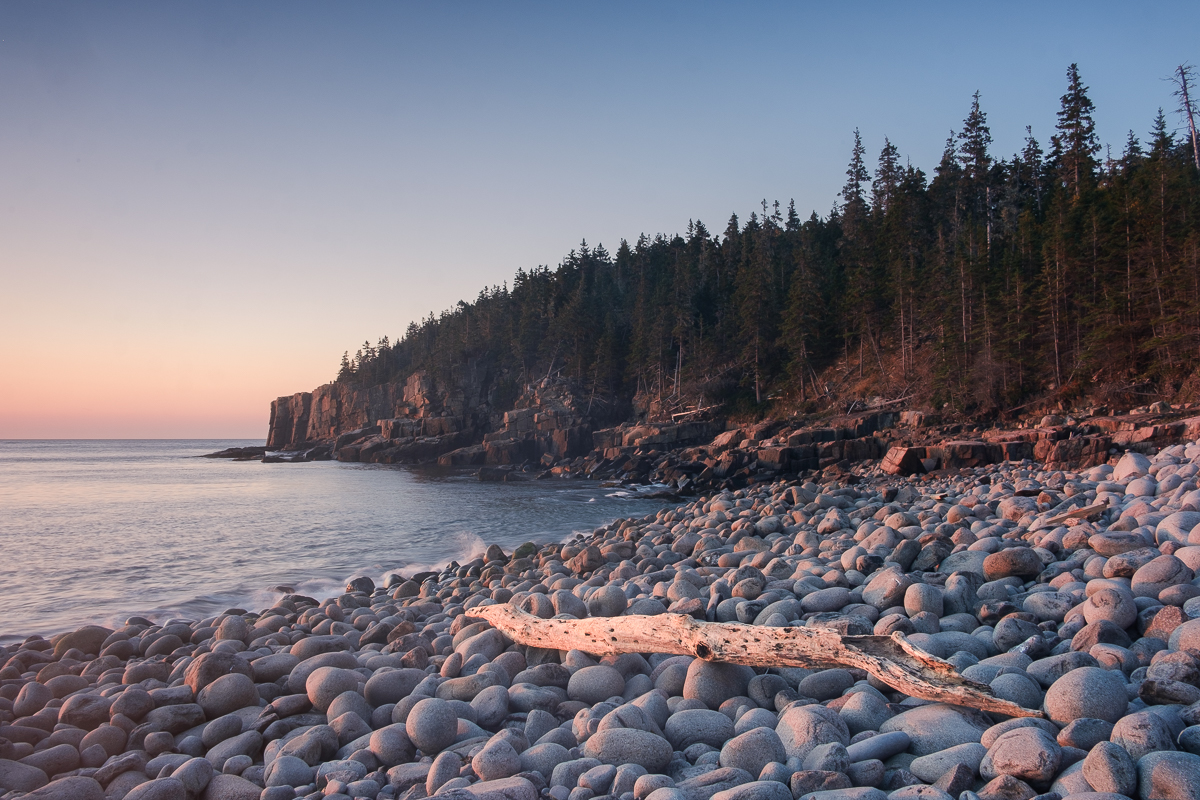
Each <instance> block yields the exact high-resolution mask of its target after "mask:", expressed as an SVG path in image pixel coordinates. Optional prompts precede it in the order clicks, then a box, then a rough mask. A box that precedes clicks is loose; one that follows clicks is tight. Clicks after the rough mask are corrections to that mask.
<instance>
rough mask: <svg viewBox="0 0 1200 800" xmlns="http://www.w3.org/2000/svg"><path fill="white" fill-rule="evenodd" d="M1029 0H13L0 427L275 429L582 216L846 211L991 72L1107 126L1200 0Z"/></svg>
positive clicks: (1, 187)
mask: <svg viewBox="0 0 1200 800" xmlns="http://www.w3.org/2000/svg"><path fill="white" fill-rule="evenodd" d="M1084 8H1087V9H1088V10H1087V12H1086V15H1085V14H1084V12H1083V9H1084ZM1021 9H1022V10H1020V11H1017V10H1015V9H1009V10H1007V11H1005V13H1004V14H1003V16H1002V17H1001V18H998V17H997V15H996V14H995V9H991V8H971V7H968V8H964V7H962V6H961V5H959V4H954V5H951V4H948V3H947V4H943V5H941V6H921V7H906V6H899V5H892V4H879V5H877V6H865V7H864V6H856V7H855V8H854V9H853V11H852V10H850V9H845V10H843V9H829V8H816V7H809V6H803V5H794V4H763V5H760V6H750V7H746V6H739V5H733V4H730V5H717V4H702V5H692V4H682V3H669V4H662V5H655V6H653V7H651V8H646V7H644V6H643V5H641V4H633V3H614V4H604V5H603V6H594V7H580V6H573V5H569V6H560V5H558V4H549V3H514V4H500V5H492V4H483V3H467V4H457V5H455V4H416V3H377V2H368V3H360V4H354V5H351V6H345V5H337V6H334V5H327V4H318V3H289V4H286V5H285V4H281V3H259V4H252V5H244V4H240V3H204V4H199V3H182V4H159V3H148V2H129V3H120V4H88V3H80V2H63V3H53V4H50V3H39V2H12V3H6V4H4V5H2V6H0V93H2V96H3V97H4V98H5V106H6V113H5V114H3V115H2V116H0V174H3V175H4V178H3V180H2V181H0V297H2V298H3V300H4V307H3V314H0V438H254V439H263V438H265V436H266V433H267V420H268V405H269V403H270V401H271V400H273V399H274V398H276V397H278V396H281V395H288V394H293V393H295V392H300V391H310V390H312V389H313V388H315V387H316V386H318V385H320V384H322V383H326V382H329V381H331V380H332V379H333V378H334V377H335V375H336V372H337V368H338V363H339V360H340V358H341V355H342V353H343V351H347V350H348V351H350V352H351V353H353V352H354V350H355V349H356V348H357V347H359V346H361V344H362V342H363V341H364V340H370V341H371V342H375V341H376V340H378V339H379V338H380V337H382V336H385V335H386V336H389V337H392V338H393V339H394V338H395V337H397V336H399V335H402V334H403V332H404V330H405V328H406V327H407V325H408V323H409V322H410V321H413V320H419V319H422V318H424V317H426V316H428V315H429V314H430V313H431V312H432V313H434V314H437V313H438V312H439V311H441V310H442V309H445V308H449V307H451V306H453V305H454V304H455V303H456V302H457V301H458V300H460V299H461V300H467V301H470V300H472V299H474V298H475V296H476V295H477V294H478V293H479V291H480V290H481V289H483V288H484V287H485V286H491V285H498V284H501V283H503V282H506V281H507V282H509V283H510V284H511V280H512V276H513V273H515V272H516V271H517V269H519V268H525V269H529V268H533V267H536V266H538V265H539V264H547V265H551V266H553V265H555V264H557V263H558V261H559V260H560V259H561V258H563V257H564V256H565V255H566V254H567V253H568V252H569V251H570V250H571V249H572V248H574V247H577V246H578V244H579V242H580V240H583V239H586V240H587V242H588V243H589V244H591V245H595V244H598V243H603V244H604V245H605V246H606V247H607V248H608V249H609V250H610V251H615V250H616V247H617V245H618V243H619V240H620V239H621V238H626V239H629V240H630V241H633V240H636V239H637V237H638V235H639V234H641V233H643V232H644V233H646V234H649V235H654V234H656V233H659V232H663V233H667V234H671V233H675V232H681V231H683V230H684V229H686V228H687V225H688V222H689V220H690V219H700V220H703V221H704V223H705V224H706V225H707V226H708V228H709V230H710V231H713V232H719V231H721V230H723V229H724V227H725V223H726V220H728V218H729V216H730V214H732V213H735V212H736V213H737V214H738V215H739V217H741V218H743V219H744V218H745V217H747V216H748V215H749V214H750V213H751V212H752V211H755V210H756V209H757V208H758V207H759V203H760V201H761V200H762V199H764V198H765V199H766V200H767V201H768V202H770V201H773V200H779V201H780V202H781V203H784V204H785V205H786V203H787V202H788V200H789V199H792V198H794V199H795V202H796V207H797V210H798V211H799V212H800V214H801V216H802V217H807V216H808V215H809V214H810V213H812V212H813V211H815V212H816V213H818V214H821V215H825V214H828V212H829V209H830V206H831V204H832V203H833V202H834V200H835V199H836V197H837V192H838V191H839V189H840V188H841V186H842V184H843V183H844V180H845V165H846V161H847V159H848V157H849V153H850V147H851V142H852V137H853V131H854V129H855V128H856V127H857V128H859V129H861V131H862V135H863V139H864V141H865V143H866V146H867V150H868V152H869V153H870V158H871V165H872V167H873V166H874V159H875V156H876V155H877V154H878V152H879V148H880V146H881V145H882V143H883V139H884V136H885V135H886V136H888V137H889V138H890V140H891V141H892V142H893V143H895V144H896V145H897V146H898V147H899V149H900V152H901V154H902V157H903V158H909V159H911V161H912V163H913V164H914V165H916V166H919V167H921V168H923V169H925V170H926V171H927V172H932V170H933V168H934V167H935V166H936V164H937V162H938V159H939V157H940V155H941V152H940V148H939V147H938V146H937V143H939V142H941V141H944V140H945V137H946V135H947V133H948V132H949V131H951V130H952V129H956V128H958V127H960V126H961V123H962V120H963V118H964V116H965V115H966V113H967V110H968V107H969V105H970V101H971V95H972V94H973V93H974V92H975V91H976V90H978V91H980V92H981V103H982V105H983V108H984V109H985V110H986V112H987V114H988V121H989V123H990V125H991V130H992V133H993V136H994V139H995V141H994V144H993V148H992V149H993V152H994V153H995V154H996V156H997V157H1005V156H1007V155H1008V154H1011V153H1013V152H1015V151H1017V150H1019V149H1020V148H1021V146H1022V144H1021V142H1022V139H1023V137H1024V135H1025V126H1026V125H1032V126H1033V133H1034V135H1035V136H1037V137H1038V138H1039V140H1040V141H1041V142H1042V144H1043V146H1044V147H1047V148H1048V145H1049V139H1050V136H1051V134H1052V133H1053V125H1054V119H1055V116H1054V115H1055V112H1056V110H1057V109H1058V107H1059V97H1060V95H1061V94H1062V91H1063V75H1064V73H1065V70H1066V67H1067V65H1068V64H1069V63H1071V62H1078V63H1079V65H1080V69H1081V71H1082V74H1083V77H1084V80H1085V81H1086V83H1087V84H1088V85H1089V86H1090V87H1091V93H1092V94H1091V96H1092V97H1093V98H1094V100H1095V103H1096V106H1097V119H1098V121H1099V126H1100V127H1099V134H1100V138H1101V140H1102V141H1103V142H1105V143H1108V144H1111V145H1112V146H1113V147H1114V148H1117V147H1119V146H1120V145H1121V144H1122V143H1123V142H1124V140H1125V136H1126V131H1127V130H1129V129H1133V130H1134V131H1136V132H1137V133H1138V134H1139V135H1141V136H1142V137H1143V138H1144V137H1145V135H1146V131H1147V130H1148V129H1149V126H1150V124H1151V120H1152V119H1153V117H1154V114H1155V113H1156V110H1157V109H1158V107H1160V106H1162V107H1164V108H1165V109H1166V110H1167V112H1168V114H1171V109H1172V108H1173V102H1174V101H1173V100H1172V98H1171V96H1170V92H1171V87H1170V85H1169V84H1168V83H1167V82H1165V81H1163V80H1162V79H1163V78H1166V77H1167V76H1168V75H1169V74H1170V73H1171V71H1172V69H1174V67H1175V66H1176V65H1178V64H1180V63H1183V62H1186V61H1191V62H1193V63H1195V62H1197V61H1200V51H1198V50H1197V48H1196V46H1195V44H1194V35H1193V31H1194V30H1195V29H1196V23H1197V22H1200V7H1198V6H1196V5H1195V4H1192V3H1182V2H1179V3H1169V4H1159V5H1156V6H1154V7H1152V8H1149V9H1138V10H1137V15H1136V17H1135V18H1132V19H1130V20H1128V21H1123V22H1122V25H1121V27H1122V31H1121V38H1120V39H1119V40H1115V39H1114V36H1113V34H1112V29H1113V28H1114V25H1113V23H1112V21H1111V20H1112V16H1113V15H1115V14H1117V13H1121V14H1122V15H1125V14H1129V12H1130V10H1131V9H1130V8H1129V7H1127V6H1124V5H1120V6H1118V5H1116V4H1112V5H1111V6H1106V7H1104V8H1099V9H1097V8H1096V7H1094V6H1087V7H1085V6H1082V5H1078V6H1068V5H1050V6H1046V5H1037V6H1034V5H1032V4H1029V5H1024V6H1021ZM951 12H952V13H951ZM1032 14H1036V15H1037V17H1038V19H1039V20H1040V22H1039V24H1038V25H1037V26H1030V25H1029V24H1028V18H1029V16H1030V15H1032ZM1082 16H1086V19H1079V17H1082ZM1131 16H1132V15H1131ZM1068 29H1069V30H1071V31H1072V33H1073V38H1072V37H1064V36H1063V35H1062V33H1061V32H1062V31H1063V30H1068ZM1170 119H1171V124H1172V125H1175V124H1177V123H1178V119H1177V118H1176V117H1175V116H1174V115H1173V114H1172V115H1171V116H1170Z"/></svg>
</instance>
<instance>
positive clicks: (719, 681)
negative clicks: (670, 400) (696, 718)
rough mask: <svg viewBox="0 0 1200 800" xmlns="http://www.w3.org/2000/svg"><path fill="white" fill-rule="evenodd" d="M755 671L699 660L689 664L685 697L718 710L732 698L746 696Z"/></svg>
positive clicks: (685, 681)
mask: <svg viewBox="0 0 1200 800" xmlns="http://www.w3.org/2000/svg"><path fill="white" fill-rule="evenodd" d="M753 677H754V670H753V669H751V668H750V667H743V666H740V665H738V664H724V663H720V662H712V661H705V660H704V659H701V658H697V659H695V660H693V661H692V662H691V663H690V664H688V668H687V677H686V679H685V680H684V683H683V697H684V698H685V699H688V700H699V701H701V702H702V703H704V704H705V705H706V706H708V707H709V708H711V709H713V710H716V709H718V708H720V707H721V704H722V703H724V702H725V701H726V700H728V699H730V698H731V697H741V696H744V695H745V694H746V690H747V688H748V686H749V684H750V679H751V678H753Z"/></svg>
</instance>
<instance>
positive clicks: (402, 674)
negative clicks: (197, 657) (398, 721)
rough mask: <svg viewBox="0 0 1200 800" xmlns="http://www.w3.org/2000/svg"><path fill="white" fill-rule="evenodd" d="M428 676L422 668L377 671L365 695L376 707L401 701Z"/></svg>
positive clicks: (366, 687) (369, 682) (368, 681)
mask: <svg viewBox="0 0 1200 800" xmlns="http://www.w3.org/2000/svg"><path fill="white" fill-rule="evenodd" d="M254 663H255V664H257V663H258V662H257V661H256V662H254ZM426 677H427V673H426V672H425V670H422V669H392V670H387V671H385V672H376V673H375V674H374V675H372V676H371V677H370V678H369V679H368V680H367V685H366V686H364V687H363V696H364V697H365V698H366V700H367V702H368V703H370V704H371V705H372V706H376V707H378V706H382V705H386V704H388V703H399V702H400V701H401V700H403V699H404V698H406V697H408V696H409V695H410V694H412V690H413V689H415V688H416V687H417V684H418V683H420V682H421V681H423V680H425V678H426Z"/></svg>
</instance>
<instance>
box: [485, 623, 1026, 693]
mask: <svg viewBox="0 0 1200 800" xmlns="http://www.w3.org/2000/svg"><path fill="white" fill-rule="evenodd" d="M468 613H469V614H470V615H471V616H472V617H478V618H480V619H485V620H487V621H488V622H489V623H490V624H491V625H493V626H494V627H496V628H497V629H499V630H500V631H501V632H503V633H504V635H505V636H507V637H509V638H510V639H512V640H513V641H515V642H517V643H518V644H523V645H529V646H532V647H542V648H546V649H550V650H582V651H583V652H585V653H591V654H593V655H597V656H606V655H618V654H620V653H674V654H677V655H689V656H696V657H698V658H703V659H705V660H706V661H724V662H727V663H730V664H744V665H746V666H751V667H815V668H825V667H857V668H858V669H861V670H864V671H866V672H867V673H868V674H870V675H874V676H875V677H876V678H878V679H879V680H880V681H882V682H883V683H886V684H887V685H888V686H891V687H892V688H894V689H896V690H898V691H901V692H903V693H904V694H907V695H909V696H910V697H919V698H921V699H923V700H933V701H936V702H940V703H952V704H954V705H959V706H968V707H970V708H978V709H982V710H984V711H994V712H996V713H998V714H1004V715H1006V716H1010V717H1040V716H1042V714H1041V712H1040V711H1033V710H1031V709H1028V708H1022V707H1021V706H1019V705H1017V704H1016V703H1012V702H1009V701H1008V700H1001V699H1000V698H998V697H995V696H994V695H993V694H992V693H991V689H990V688H989V687H988V686H987V685H986V684H982V683H977V682H975V681H972V680H968V679H966V678H964V677H962V676H961V675H959V674H958V671H957V670H956V669H955V668H954V666H953V665H952V664H950V663H948V662H946V661H943V660H942V659H940V658H938V657H936V656H933V655H930V654H929V653H926V652H925V651H923V650H921V649H920V648H918V647H915V646H914V645H912V644H910V643H909V642H908V641H907V640H906V639H905V638H904V635H903V634H901V633H893V634H892V635H891V636H842V635H840V634H838V633H835V632H833V631H829V630H822V629H820V628H772V627H766V626H762V625H742V624H740V623H732V622H724V623H721V622H697V621H696V620H694V619H692V618H691V617H689V616H686V615H683V614H659V615H657V616H653V617H645V616H634V617H594V618H590V619H581V620H559V619H541V618H539V617H535V616H533V615H532V614H527V613H525V612H524V611H521V610H520V609H518V608H515V607H513V606H510V605H494V606H476V607H475V608H473V609H471V610H470V611H469V612H468Z"/></svg>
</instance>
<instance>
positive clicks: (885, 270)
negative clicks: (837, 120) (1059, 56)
mask: <svg viewBox="0 0 1200 800" xmlns="http://www.w3.org/2000/svg"><path fill="white" fill-rule="evenodd" d="M1176 78H1177V81H1176V82H1177V88H1178V89H1180V91H1179V92H1177V94H1179V95H1182V94H1183V93H1184V92H1186V91H1190V90H1191V88H1192V87H1191V73H1190V70H1188V69H1187V68H1186V67H1185V68H1181V71H1180V72H1179V74H1178V75H1177V76H1176ZM1181 108H1182V109H1183V111H1184V112H1187V111H1190V110H1191V108H1192V105H1191V104H1190V100H1189V102H1187V103H1183V104H1182V105H1181ZM1094 113H1095V109H1094V106H1093V103H1092V101H1091V100H1090V99H1089V97H1088V88H1087V87H1086V86H1085V85H1084V83H1083V80H1082V78H1081V76H1080V73H1079V70H1078V68H1077V67H1076V65H1074V64H1072V65H1071V66H1070V68H1069V69H1068V71H1067V90H1066V93H1065V94H1064V95H1063V96H1062V99H1061V107H1060V109H1059V111H1058V121H1057V125H1056V129H1055V132H1054V134H1053V135H1052V136H1051V137H1050V139H1049V141H1048V142H1047V143H1046V144H1045V145H1043V144H1042V143H1041V142H1039V141H1038V140H1037V139H1036V138H1035V137H1034V135H1033V133H1032V131H1031V130H1030V129H1029V128H1026V137H1025V142H1024V147H1023V148H1022V149H1021V151H1020V152H1019V153H1015V154H1013V155H1011V156H1009V157H1007V158H1003V157H997V156H996V154H994V153H993V152H992V151H991V147H990V146H991V141H992V137H991V133H990V130H989V127H988V123H987V116H986V113H985V112H984V109H983V106H982V103H981V98H980V96H979V94H978V93H976V94H975V96H974V97H973V98H972V100H971V103H970V106H969V110H968V113H967V115H966V118H965V120H964V121H963V124H962V127H961V129H960V130H958V131H956V132H953V133H952V134H951V135H950V137H949V138H948V139H947V140H946V144H945V149H944V151H943V154H942V157H941V160H940V162H939V163H938V164H937V166H936V167H935V168H934V170H933V172H932V175H929V174H927V173H926V172H925V171H923V170H921V169H919V168H917V167H914V166H912V165H911V164H908V163H906V161H905V160H904V159H903V158H902V156H901V154H900V152H899V151H898V149H897V148H896V147H895V145H893V144H891V142H889V141H887V140H886V139H885V143H884V146H883V149H882V151H881V152H880V153H879V155H878V157H877V159H875V162H874V165H873V169H872V167H871V165H870V164H869V162H868V154H867V153H866V151H865V148H864V147H863V144H862V140H861V137H860V135H859V133H858V131H857V130H856V131H855V132H854V140H853V147H852V150H851V157H850V163H849V167H848V169H847V173H846V174H847V181H846V184H845V187H844V188H843V189H842V191H841V193H840V197H839V199H838V201H837V202H835V204H834V206H833V210H832V211H831V212H830V213H829V214H828V215H827V216H825V217H821V216H818V215H817V214H816V213H813V214H812V215H811V216H809V217H808V218H807V219H801V218H800V216H799V215H798V214H797V213H796V210H795V206H794V204H792V203H789V204H788V206H787V207H786V208H782V207H781V206H780V204H779V203H778V202H776V203H773V204H768V203H767V202H766V201H765V200H764V201H763V203H762V205H761V208H759V209H758V210H756V211H754V212H753V213H751V214H750V216H749V218H748V219H746V220H745V221H744V222H743V221H741V220H739V218H738V217H737V216H736V215H734V216H732V217H731V218H730V219H729V221H728V223H727V224H726V225H725V228H724V230H723V231H721V232H720V233H719V234H718V233H714V232H712V231H710V230H709V229H708V228H707V227H706V226H705V225H704V224H703V223H702V222H699V221H693V222H690V223H689V224H688V227H687V231H686V233H685V234H684V235H678V234H676V235H673V236H666V235H662V234H660V235H657V236H654V237H649V236H646V235H642V236H640V237H639V238H638V239H637V240H636V241H635V242H633V243H632V244H631V243H629V242H627V241H624V240H622V241H621V243H620V245H619V246H618V247H617V249H616V252H615V253H610V252H609V251H608V250H606V249H605V248H604V247H603V246H596V247H589V246H588V245H587V243H586V242H584V243H583V244H581V245H580V246H579V248H578V249H576V250H573V251H572V252H570V253H569V254H568V255H567V256H566V258H564V259H563V260H562V262H561V263H560V264H559V265H558V267H557V268H555V269H550V268H548V267H544V266H541V267H537V268H535V269H532V270H520V271H518V272H517V274H516V276H515V277H514V279H513V282H512V285H511V287H509V286H508V285H507V284H505V285H503V286H493V287H489V288H485V289H484V290H482V291H481V292H480V293H479V295H478V297H477V298H476V299H475V300H474V302H470V303H468V302H459V303H458V305H457V306H456V307H454V308H452V309H448V310H446V311H443V312H442V313H441V314H440V315H438V316H434V315H433V314H430V315H429V316H428V317H427V318H425V319H424V320H421V321H419V322H412V323H410V324H409V326H408V328H407V330H406V331H405V333H404V335H403V336H402V337H401V338H400V339H399V340H397V341H394V342H393V341H389V340H388V339H387V338H384V339H381V340H380V341H379V342H378V343H376V344H375V345H372V344H370V343H369V342H364V344H363V346H362V348H360V349H359V351H358V352H357V353H355V354H354V355H353V356H351V355H350V354H349V353H347V354H346V355H345V356H344V357H343V359H342V365H341V369H340V371H339V373H338V380H339V381H343V382H353V383H360V384H362V385H364V386H371V385H375V384H379V383H383V382H387V381H392V380H403V379H404V377H406V376H407V375H409V374H411V373H412V372H414V371H416V370H419V369H424V370H427V371H429V372H430V373H431V374H432V375H433V376H434V377H435V378H437V377H447V376H449V375H450V374H451V372H452V371H453V370H454V369H455V368H456V367H461V366H462V365H465V364H468V363H472V362H474V363H476V364H479V363H483V364H486V365H487V367H488V368H489V369H490V370H491V371H492V374H494V375H496V376H501V378H500V380H499V384H498V385H499V386H500V387H501V389H500V393H501V394H504V393H505V391H508V392H509V393H510V394H511V396H512V397H515V393H516V387H518V386H520V385H521V384H523V383H526V382H529V381H531V380H533V379H537V378H540V377H543V376H546V375H561V376H563V377H566V378H569V379H571V380H572V381H574V382H575V383H576V384H578V385H580V386H582V387H583V388H584V389H585V390H586V391H590V392H592V393H593V394H595V395H599V396H607V397H613V396H616V397H626V398H628V397H631V396H633V395H635V394H638V395H642V396H644V397H657V398H659V399H660V400H662V399H666V400H668V401H674V402H676V403H677V404H679V405H682V404H683V403H684V402H685V401H686V402H688V403H691V404H692V405H693V406H694V405H696V404H706V403H708V404H711V403H723V404H726V405H727V406H730V405H733V406H737V407H741V408H742V409H745V410H754V409H758V410H762V409H764V408H765V405H766V404H767V403H770V402H774V401H779V400H786V401H788V402H791V403H793V404H798V405H801V406H803V405H806V404H807V405H808V406H813V405H819V404H821V403H823V402H826V401H828V400H830V399H832V396H831V384H830V380H831V379H830V374H831V371H832V372H834V373H837V375H838V376H840V379H841V380H842V385H843V387H847V386H848V387H850V389H851V394H853V393H854V392H856V391H857V392H859V393H863V392H867V391H871V392H876V393H881V394H884V395H890V396H893V397H901V396H905V395H908V396H914V397H916V398H918V399H919V400H922V401H926V402H932V403H936V404H938V405H941V404H943V403H950V404H951V405H953V406H954V407H956V408H959V409H962V410H965V411H974V412H984V413H987V412H994V411H996V410H1000V409H1003V408H1012V407H1014V406H1017V405H1019V404H1021V403H1023V402H1025V401H1026V400H1028V399H1029V398H1031V397H1035V396H1042V395H1046V394H1047V393H1050V394H1052V395H1055V396H1058V397H1059V398H1061V399H1064V400H1067V401H1070V400H1073V399H1077V398H1080V397H1082V396H1084V395H1089V394H1095V391H1096V388H1097V387H1105V388H1106V389H1107V390H1109V391H1111V392H1116V393H1118V394H1119V393H1122V392H1124V393H1126V395H1128V396H1141V395H1146V396H1149V395H1157V396H1163V395H1168V396H1169V395H1171V394H1173V393H1176V392H1178V391H1179V390H1180V388H1181V387H1183V386H1185V384H1186V385H1190V383H1191V381H1192V380H1197V376H1196V375H1194V372H1195V366H1196V363H1197V355H1198V354H1200V152H1198V150H1197V144H1196V141H1195V133H1194V127H1189V125H1188V123H1190V121H1191V120H1190V115H1189V114H1188V113H1184V114H1183V115H1182V118H1183V119H1184V121H1185V126H1184V132H1183V134H1182V135H1178V134H1176V133H1175V132H1173V130H1172V126H1171V125H1170V124H1169V122H1168V117H1167V114H1166V113H1165V112H1164V111H1162V110H1161V109H1160V110H1159V113H1158V115H1157V116H1156V117H1155V118H1154V119H1153V120H1152V122H1151V124H1150V129H1149V133H1148V135H1147V136H1146V137H1145V139H1144V140H1143V139H1142V138H1140V137H1139V136H1137V135H1136V134H1135V133H1133V132H1132V131H1131V132H1130V133H1129V135H1128V138H1127V139H1126V141H1125V142H1124V143H1123V145H1122V146H1121V147H1120V148H1119V149H1118V150H1117V151H1114V149H1113V148H1111V147H1109V148H1102V147H1101V143H1100V141H1099V140H1098V138H1097V135H1096V132H1095V121H1094ZM856 380H857V381H858V383H857V384H856V383H854V381H856ZM504 386H508V387H509V389H508V390H505V389H504V388H503V387H504ZM842 397H843V399H844V397H845V395H844V394H843V396H842ZM509 399H511V398H509ZM498 400H499V401H500V402H503V401H504V398H498ZM667 405H668V406H669V405H670V403H669V402H668V404H667ZM668 410H669V409H668Z"/></svg>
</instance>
